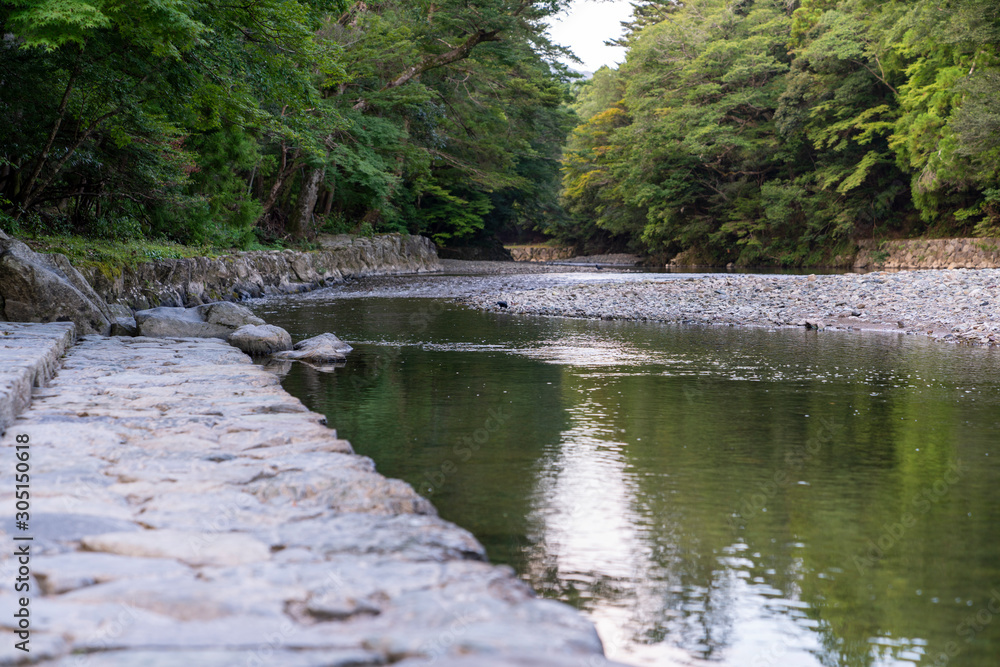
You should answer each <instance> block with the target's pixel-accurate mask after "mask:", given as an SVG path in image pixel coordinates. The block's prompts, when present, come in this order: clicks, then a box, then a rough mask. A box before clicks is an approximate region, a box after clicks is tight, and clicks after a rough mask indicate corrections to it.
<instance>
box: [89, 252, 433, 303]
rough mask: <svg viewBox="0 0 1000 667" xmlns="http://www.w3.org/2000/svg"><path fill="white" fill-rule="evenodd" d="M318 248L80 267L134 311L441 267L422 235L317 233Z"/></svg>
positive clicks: (300, 289)
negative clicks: (115, 268)
mask: <svg viewBox="0 0 1000 667" xmlns="http://www.w3.org/2000/svg"><path fill="white" fill-rule="evenodd" d="M320 240H321V244H322V245H323V249H322V250H317V251H312V252H299V251H294V250H280V251H277V250H274V251H261V252H241V253H237V254H234V255H226V256H223V257H216V258H208V257H195V258H189V259H164V260H159V261H155V262H148V263H145V264H140V265H139V266H137V267H135V268H134V269H126V270H125V271H123V272H122V273H120V274H119V275H116V276H114V277H109V276H107V275H105V274H104V273H102V272H101V271H100V270H98V269H96V268H90V269H85V270H83V271H82V273H83V274H84V276H85V277H86V278H87V280H88V281H89V282H90V284H91V285H93V286H94V289H95V290H96V291H97V293H98V294H100V295H101V296H102V297H103V298H104V299H105V300H106V301H107V302H108V303H112V304H123V305H126V306H129V307H131V308H135V309H139V310H141V309H145V308H151V307H156V306H189V307H190V306H197V305H200V304H202V303H206V302H211V301H221V300H225V301H238V300H240V299H244V298H249V297H260V296H265V295H269V294H281V293H285V294H292V293H296V292H305V291H309V290H311V289H316V288H317V287H321V286H323V285H328V284H332V283H335V282H340V281H342V280H344V279H345V278H359V277H364V276H373V275H392V274H401V273H423V272H429V271H440V270H441V264H440V261H439V260H438V256H437V251H436V249H435V246H434V243H433V242H432V241H431V240H430V239H427V238H424V237H422V236H403V235H400V234H384V235H379V236H374V237H370V238H366V237H351V236H347V235H341V236H327V237H321V239H320Z"/></svg>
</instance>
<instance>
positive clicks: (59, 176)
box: [0, 0, 573, 248]
mask: <svg viewBox="0 0 1000 667" xmlns="http://www.w3.org/2000/svg"><path fill="white" fill-rule="evenodd" d="M565 4H566V1H565V0H544V1H538V0H535V1H532V0H480V1H478V2H467V1H464V0H433V1H432V0H366V1H357V2H348V1H347V0H250V1H249V2H238V3H228V2H215V1H213V0H208V1H206V0H171V1H169V2H161V1H159V0H131V1H129V2H123V1H120V0H7V1H5V2H0V35H2V36H3V41H2V43H0V117H2V118H3V119H4V122H3V123H2V124H0V226H3V227H4V228H5V229H7V231H8V232H13V233H24V234H45V233H61V234H79V235H86V236H91V237H95V238H100V239H108V240H121V239H127V238H130V237H157V238H167V239H171V240H175V241H180V242H183V243H188V244H205V245H213V246H220V247H226V246H232V247H244V248H248V247H254V246H255V245H256V244H258V243H260V242H261V241H265V242H267V241H274V240H282V239H299V238H308V237H310V236H311V235H313V234H314V233H315V232H316V231H319V230H325V231H331V232H348V231H355V232H362V233H366V232H371V231H409V232H415V233H423V234H427V235H429V236H432V237H433V238H435V239H436V240H437V241H438V242H439V243H447V242H449V241H456V240H462V239H470V238H475V237H489V236H495V235H496V233H497V232H498V231H500V230H503V229H507V230H517V229H530V228H533V227H535V226H538V225H539V224H542V222H543V219H544V218H545V216H546V215H548V213H549V210H548V209H552V210H555V209H556V208H557V207H558V188H559V157H560V151H561V149H562V146H563V144H564V142H565V139H566V135H567V133H568V131H569V130H570V129H571V128H572V126H573V120H572V111H571V110H570V109H569V108H568V107H567V105H566V102H567V100H568V97H567V86H566V78H565V68H563V67H560V66H559V65H557V64H555V62H556V59H557V57H559V56H560V55H561V54H562V53H563V51H562V50H560V49H559V48H558V47H555V46H553V45H552V44H550V43H549V41H548V39H547V38H546V36H545V32H546V30H547V22H548V20H549V18H550V17H551V16H552V15H554V14H555V13H557V12H558V11H559V10H560V9H561V8H562V6H563V5H565Z"/></svg>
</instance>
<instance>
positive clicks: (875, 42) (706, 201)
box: [558, 0, 1000, 264]
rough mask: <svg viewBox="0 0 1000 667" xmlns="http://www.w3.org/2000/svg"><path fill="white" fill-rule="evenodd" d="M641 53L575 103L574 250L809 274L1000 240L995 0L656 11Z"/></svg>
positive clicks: (643, 9)
mask: <svg viewBox="0 0 1000 667" xmlns="http://www.w3.org/2000/svg"><path fill="white" fill-rule="evenodd" d="M624 43H625V45H627V46H628V54H627V60H626V62H625V64H623V65H622V66H621V67H620V69H619V70H618V71H616V72H615V71H610V70H609V71H606V72H602V73H599V74H600V78H598V77H597V76H595V79H594V81H592V82H590V83H589V84H586V85H583V86H581V87H579V89H578V91H577V93H576V102H575V105H574V107H575V109H576V110H577V111H578V113H579V115H580V124H579V125H578V127H577V128H576V129H575V130H574V131H573V133H572V135H571V139H570V141H569V145H568V148H567V151H566V153H565V156H564V160H563V192H562V196H563V199H564V203H565V205H566V207H567V209H568V210H569V211H571V212H572V213H573V215H574V218H573V223H572V225H570V226H569V227H564V228H563V229H561V230H558V231H559V232H560V233H561V235H562V237H563V238H564V239H565V240H569V241H572V240H574V239H577V240H581V241H587V240H588V239H592V238H594V237H595V235H597V236H599V235H601V234H605V235H606V234H608V233H611V234H612V235H613V238H614V239H617V242H618V243H620V244H621V243H631V244H633V245H636V244H638V245H641V246H642V247H643V248H644V249H646V250H648V251H651V252H660V251H666V252H676V251H680V250H683V249H691V248H693V249H697V250H699V251H700V252H701V253H702V254H705V253H707V254H709V255H712V256H714V257H715V258H716V259H717V260H718V261H720V262H728V261H733V258H734V257H735V258H736V260H735V261H736V262H737V263H738V264H749V263H780V264H802V263H807V262H812V261H819V260H820V259H821V258H824V257H830V256H832V254H833V253H834V249H836V248H840V247H842V246H843V245H844V244H845V243H847V242H849V241H850V240H851V239H856V238H865V237H870V236H872V235H874V234H876V233H878V234H880V235H892V234H900V235H901V234H909V233H913V232H919V231H921V230H923V229H933V230H934V231H937V232H938V233H945V234H949V233H950V234H956V233H965V232H970V231H973V229H975V231H976V233H979V234H985V233H987V232H989V231H990V230H992V229H996V222H997V214H996V211H997V208H998V207H997V201H996V199H995V198H991V196H990V195H989V194H988V193H990V192H995V191H996V190H997V186H998V178H1000V172H998V169H1000V139H998V137H1000V111H998V110H997V109H998V107H997V104H996V100H997V99H998V96H1000V7H998V6H997V5H996V3H995V2H990V1H989V0H956V2H950V3H944V4H942V3H938V2H932V1H931V0H916V1H914V2H904V1H902V0H895V1H892V2H874V0H802V1H801V2H798V3H788V2H779V1H766V0H756V1H755V2H742V3H738V4H733V3H731V2H723V1H721V0H692V1H691V2H687V3H683V4H680V3H670V2H644V3H642V4H639V5H637V6H636V9H635V20H634V21H633V23H632V24H631V26H630V33H629V34H628V36H627V37H626V38H625V40H624ZM921 218H922V220H923V222H922V223H920V222H918V220H920V219H921Z"/></svg>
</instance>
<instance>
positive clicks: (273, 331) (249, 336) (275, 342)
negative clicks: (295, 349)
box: [229, 324, 292, 356]
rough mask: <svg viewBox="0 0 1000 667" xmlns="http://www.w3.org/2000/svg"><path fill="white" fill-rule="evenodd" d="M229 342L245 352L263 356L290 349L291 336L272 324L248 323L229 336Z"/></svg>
mask: <svg viewBox="0 0 1000 667" xmlns="http://www.w3.org/2000/svg"><path fill="white" fill-rule="evenodd" d="M229 344H230V345H232V346H233V347H236V348H239V349H240V350H242V351H243V352H246V353H247V354H251V355H254V356H264V355H266V354H273V353H274V352H283V351H285V350H290V349H292V336H291V334H289V333H288V332H287V331H285V330H284V329H282V328H281V327H276V326H274V325H273V324H261V325H257V324H248V325H246V326H243V327H240V328H239V329H237V330H236V331H234V332H233V333H232V334H231V335H230V336H229Z"/></svg>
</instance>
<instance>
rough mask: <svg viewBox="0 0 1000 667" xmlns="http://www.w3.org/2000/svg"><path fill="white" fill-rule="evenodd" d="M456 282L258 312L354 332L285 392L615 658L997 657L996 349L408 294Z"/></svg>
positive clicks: (988, 661) (305, 299)
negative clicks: (589, 628)
mask: <svg viewBox="0 0 1000 667" xmlns="http://www.w3.org/2000/svg"><path fill="white" fill-rule="evenodd" d="M581 276H587V277H581ZM548 279H549V280H551V279H552V278H548ZM561 279H565V280H594V278H593V276H588V274H577V276H576V277H573V276H567V277H564V278H561ZM601 279H608V277H607V276H606V275H605V276H603V277H602V278H601ZM448 280H459V281H465V282H464V283H463V284H464V286H465V287H464V288H463V289H470V285H472V284H473V283H474V281H472V282H470V279H468V278H463V279H449V278H446V277H435V278H422V279H409V280H399V279H397V280H390V281H386V282H379V281H371V282H368V283H363V284H362V285H363V287H361V288H359V287H357V286H355V287H353V288H350V287H349V288H339V289H333V290H324V291H321V292H315V293H313V294H310V295H306V296H299V297H289V298H281V299H275V300H271V301H267V302H265V303H263V304H262V305H260V306H258V307H257V311H258V313H259V314H261V315H262V316H263V317H265V319H266V320H267V321H268V322H270V323H273V324H277V325H279V326H282V327H285V328H286V329H288V330H289V331H290V332H291V333H292V335H293V337H294V338H295V339H296V340H298V339H300V338H303V337H307V336H312V335H316V334H319V333H322V332H325V331H333V332H335V333H336V334H337V335H338V336H340V337H341V338H343V339H345V340H347V341H349V342H351V344H352V345H354V346H355V352H354V353H353V354H352V355H351V356H350V359H349V361H348V363H347V364H346V365H345V366H344V367H343V368H339V369H337V370H336V371H335V372H333V373H325V372H319V371H316V370H314V369H311V368H309V367H307V366H303V365H299V364H296V365H295V366H294V367H293V368H292V370H291V371H290V372H289V373H288V375H287V376H286V377H285V379H284V386H285V388H286V389H287V390H288V391H290V392H291V393H292V394H294V395H296V396H298V397H299V398H301V399H302V400H303V402H305V403H306V405H308V406H309V407H310V408H311V409H313V410H315V411H317V412H322V413H325V414H326V415H327V416H328V419H329V423H330V424H331V425H333V426H335V427H336V428H337V431H338V432H339V434H340V435H341V436H342V437H345V438H347V439H349V440H350V441H351V442H352V444H353V445H354V448H355V450H356V451H357V452H358V453H360V454H364V455H367V456H370V457H372V458H373V459H374V460H375V462H376V464H377V466H378V468H379V470H380V471H381V472H382V473H383V474H385V475H388V476H390V477H399V478H402V479H404V480H406V481H408V482H410V483H411V484H412V485H413V486H414V487H415V488H416V489H417V490H418V491H420V492H421V493H423V494H424V495H426V496H427V497H428V498H430V499H431V500H432V501H433V502H434V504H435V506H436V507H437V508H438V510H439V512H440V514H441V515H442V516H443V517H444V518H446V519H449V520H451V521H453V522H455V523H457V524H459V525H461V526H463V527H465V528H466V529H468V530H470V531H471V532H472V533H473V534H475V535H476V537H477V538H478V539H479V540H480V541H481V542H482V543H483V544H484V545H485V546H486V549H487V551H488V552H489V555H490V558H491V559H492V560H493V561H494V562H498V563H507V564H510V565H511V566H512V567H514V568H515V569H516V570H517V572H518V573H519V574H520V575H521V576H522V577H523V578H524V579H525V580H526V581H528V582H529V583H530V584H531V585H532V586H533V587H534V588H535V590H537V591H538V592H539V593H540V594H541V595H544V596H548V597H552V598H555V599H558V600H562V601H565V602H567V603H569V604H571V605H574V606H575V607H577V608H579V609H580V610H582V611H583V612H584V613H585V614H586V615H588V616H589V617H590V618H591V619H592V620H593V621H594V623H595V624H596V626H597V628H598V631H599V632H600V634H601V638H602V640H603V641H604V644H605V649H606V652H607V654H608V656H609V657H612V658H615V659H617V660H620V661H622V662H625V663H628V664H633V665H658V666H667V667H670V666H675V665H713V666H717V667H765V666H774V667H778V666H790V667H800V666H801V667H818V666H831V665H843V666H850V667H854V666H859V667H860V666H866V667H867V666H869V665H872V666H875V665H878V666H889V665H924V666H926V665H935V666H939V667H940V666H944V665H949V666H968V667H981V666H994V665H1000V509H998V506H997V503H996V502H995V501H996V498H997V496H998V493H1000V447H998V444H997V443H998V434H1000V391H998V389H1000V354H998V353H997V352H995V351H991V350H985V349H971V348H962V347H955V346H948V345H944V344H941V343H934V342H932V341H930V340H927V339H921V338H915V337H905V336H895V335H889V334H862V333H857V332H821V333H817V332H815V331H812V332H807V331H802V330H789V329H785V330H763V329H751V328H729V327H726V328H722V327H714V328H713V327H695V326H678V325H660V324H650V323H629V322H600V321H584V320H573V319H562V318H531V317H511V316H505V315H503V314H500V313H482V312H477V311H472V310H468V309H465V308H463V307H462V306H460V305H457V304H455V303H453V302H452V301H451V300H449V299H443V298H426V297H424V296H420V295H425V294H439V295H441V294H447V293H448V290H447V289H443V290H441V289H438V290H437V291H435V289H436V288H440V286H441V285H442V284H446V282H447V281H448ZM435 281H442V282H435ZM428 286H430V287H428ZM459 291H461V290H459ZM404 295H406V296H404Z"/></svg>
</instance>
